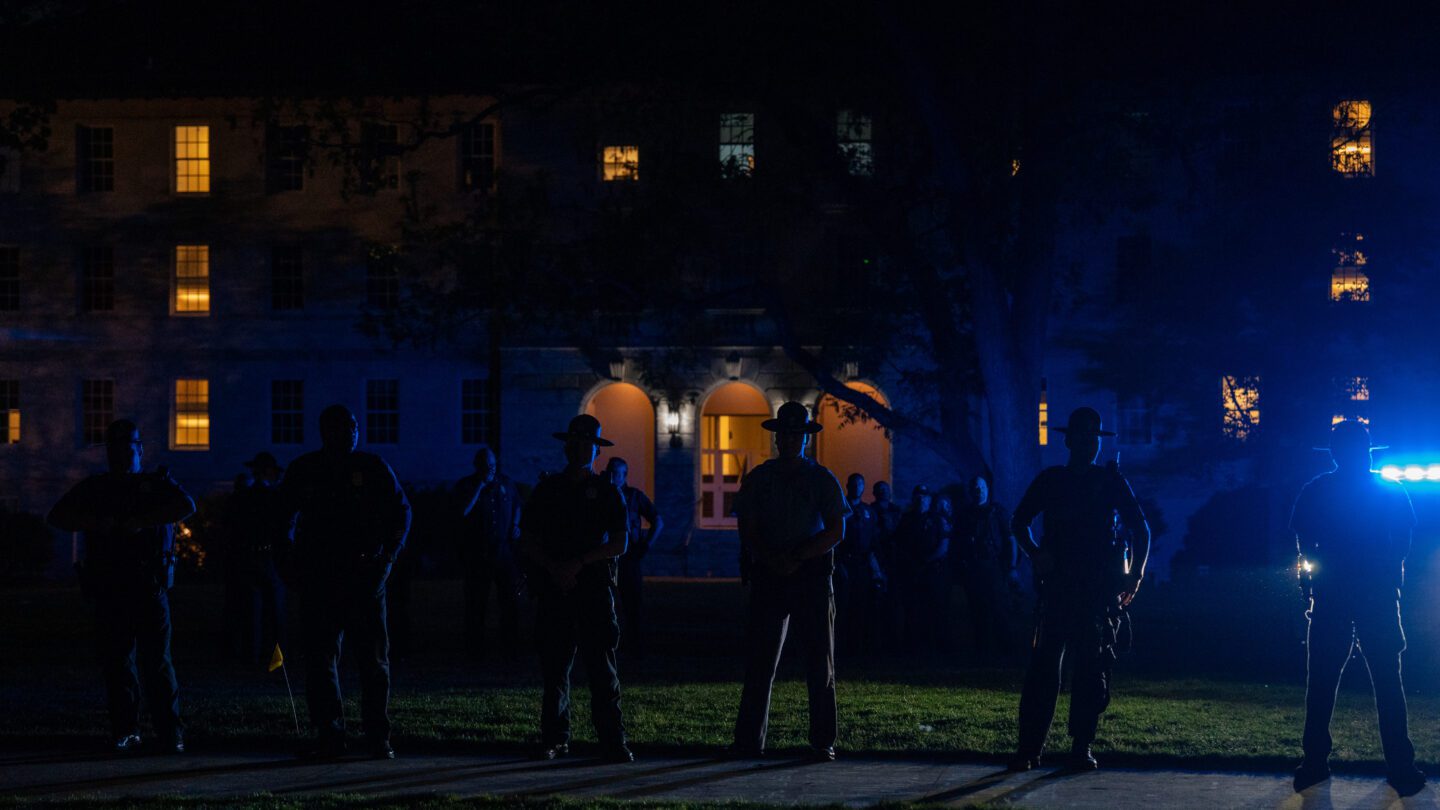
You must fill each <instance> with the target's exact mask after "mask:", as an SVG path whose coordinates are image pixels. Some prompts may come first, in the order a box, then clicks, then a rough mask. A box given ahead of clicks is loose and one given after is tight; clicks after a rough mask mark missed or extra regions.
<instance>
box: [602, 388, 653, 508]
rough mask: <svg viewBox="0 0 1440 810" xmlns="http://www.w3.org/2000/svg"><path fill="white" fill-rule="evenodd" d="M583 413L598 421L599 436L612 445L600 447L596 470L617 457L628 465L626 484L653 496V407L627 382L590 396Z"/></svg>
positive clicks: (647, 398)
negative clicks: (612, 444)
mask: <svg viewBox="0 0 1440 810" xmlns="http://www.w3.org/2000/svg"><path fill="white" fill-rule="evenodd" d="M585 413H588V414H590V415H591V416H593V417H595V418H596V419H599V420H600V430H601V433H600V435H602V436H604V437H605V438H607V439H609V440H610V441H612V442H614V443H615V446H614V447H602V448H600V456H599V457H598V458H596V459H595V469H596V470H597V471H601V470H604V469H605V465H606V464H607V463H608V462H609V461H610V459H611V458H613V457H615V456H619V457H620V458H623V459H625V462H626V463H627V464H629V465H630V477H629V484H630V486H632V487H635V488H636V489H639V490H640V491H642V492H644V493H645V494H646V495H649V496H650V497H651V498H654V497H655V406H654V405H653V404H651V402H650V397H648V396H646V394H645V392H644V391H643V390H641V389H640V388H639V387H638V386H634V385H631V384H630V383H622V382H617V383H611V384H609V385H607V386H605V387H604V388H601V389H600V390H599V391H596V392H595V395H594V396H592V397H590V401H589V402H587V403H585Z"/></svg>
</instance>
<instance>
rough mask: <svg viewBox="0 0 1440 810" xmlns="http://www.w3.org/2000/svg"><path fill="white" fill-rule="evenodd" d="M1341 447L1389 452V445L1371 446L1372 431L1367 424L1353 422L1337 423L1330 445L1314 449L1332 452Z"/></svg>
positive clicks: (1331, 433)
mask: <svg viewBox="0 0 1440 810" xmlns="http://www.w3.org/2000/svg"><path fill="white" fill-rule="evenodd" d="M1341 447H1364V448H1365V449H1367V450H1389V449H1390V445H1388V444H1371V443H1370V429H1369V428H1367V427H1365V423H1363V422H1356V421H1352V420H1349V419H1347V420H1345V421H1344V422H1336V423H1335V424H1334V426H1332V427H1331V428H1330V444H1329V445H1328V446H1326V447H1314V448H1311V449H1313V450H1323V451H1325V452H1327V453H1328V452H1330V451H1332V450H1335V449H1337V448H1341Z"/></svg>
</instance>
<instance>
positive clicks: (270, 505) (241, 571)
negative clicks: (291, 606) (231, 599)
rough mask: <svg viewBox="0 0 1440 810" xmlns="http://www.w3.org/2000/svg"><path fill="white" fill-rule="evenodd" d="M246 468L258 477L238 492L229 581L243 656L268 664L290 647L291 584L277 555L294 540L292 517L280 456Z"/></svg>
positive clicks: (260, 456)
mask: <svg viewBox="0 0 1440 810" xmlns="http://www.w3.org/2000/svg"><path fill="white" fill-rule="evenodd" d="M245 466H246V467H249V468H250V472H251V475H252V476H253V477H252V478H250V479H248V480H247V481H246V482H245V485H244V486H237V487H236V489H235V496H234V501H233V502H232V514H233V517H234V521H233V522H234V527H233V528H234V533H233V534H232V535H231V537H230V548H229V549H228V551H229V559H227V560H226V564H227V566H229V567H230V571H229V572H228V576H227V579H229V581H230V584H231V585H232V586H233V587H235V588H236V589H237V591H238V599H237V603H238V608H239V613H240V615H239V617H238V619H239V621H238V624H239V628H238V629H239V631H240V632H239V642H240V644H239V650H240V652H241V654H242V658H243V660H244V661H245V663H246V664H264V663H267V662H268V661H269V660H270V654H271V651H272V650H274V649H275V645H276V644H277V643H280V644H282V649H283V646H286V645H284V644H283V642H284V629H285V596H286V593H285V583H284V581H283V580H281V578H280V572H279V568H278V565H277V560H276V554H277V553H279V552H280V550H281V549H283V548H284V547H285V546H286V545H287V544H288V543H289V542H290V515H289V514H287V513H286V511H285V504H284V502H283V501H282V500H281V496H280V478H281V476H282V475H283V474H284V471H285V470H284V468H283V467H281V466H280V463H279V462H278V461H276V460H275V456H273V455H271V454H270V453H264V452H261V453H256V454H255V458H253V459H251V460H250V461H247V462H245Z"/></svg>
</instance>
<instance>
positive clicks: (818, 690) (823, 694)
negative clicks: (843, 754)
mask: <svg viewBox="0 0 1440 810" xmlns="http://www.w3.org/2000/svg"><path fill="white" fill-rule="evenodd" d="M792 620H793V623H794V625H795V630H796V635H797V636H798V637H799V641H800V648H801V654H802V655H803V656H804V658H805V680H806V684H807V685H808V687H809V693H810V745H811V746H813V747H815V748H833V747H834V745H835V737H836V710H835V596H834V593H833V592H832V590H831V583H830V576H829V574H828V573H827V574H826V575H824V576H820V575H817V574H815V573H813V572H804V573H801V574H797V575H792V576H789V577H774V576H770V575H766V574H763V573H762V574H757V575H756V576H755V578H754V581H753V584H752V585H751V589H750V607H749V612H748V615H747V618H746V628H745V687H744V690H743V691H742V692H741V695H740V713H739V716H738V717H736V718H735V746H736V747H737V748H742V749H748V750H757V751H763V750H764V749H765V735H766V732H767V730H768V728H769V724H770V693H771V690H772V689H773V688H774V685H775V672H776V670H777V669H778V668H779V666H780V654H781V652H782V651H783V650H784V648H785V637H786V635H787V634H788V632H789V629H790V625H791V623H792Z"/></svg>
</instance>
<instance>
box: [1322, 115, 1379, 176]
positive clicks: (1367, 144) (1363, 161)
mask: <svg viewBox="0 0 1440 810" xmlns="http://www.w3.org/2000/svg"><path fill="white" fill-rule="evenodd" d="M1333 115H1334V119H1335V129H1334V132H1333V133H1332V134H1331V136H1330V165H1331V166H1332V167H1334V169H1335V171H1337V172H1339V173H1341V174H1343V175H1345V176H1346V177H1373V176H1374V175H1375V156H1374V154H1373V149H1374V143H1373V140H1372V134H1371V131H1370V102H1368V101H1363V100H1350V101H1342V102H1340V103H1339V104H1336V105H1335V109H1334V111H1333Z"/></svg>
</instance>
